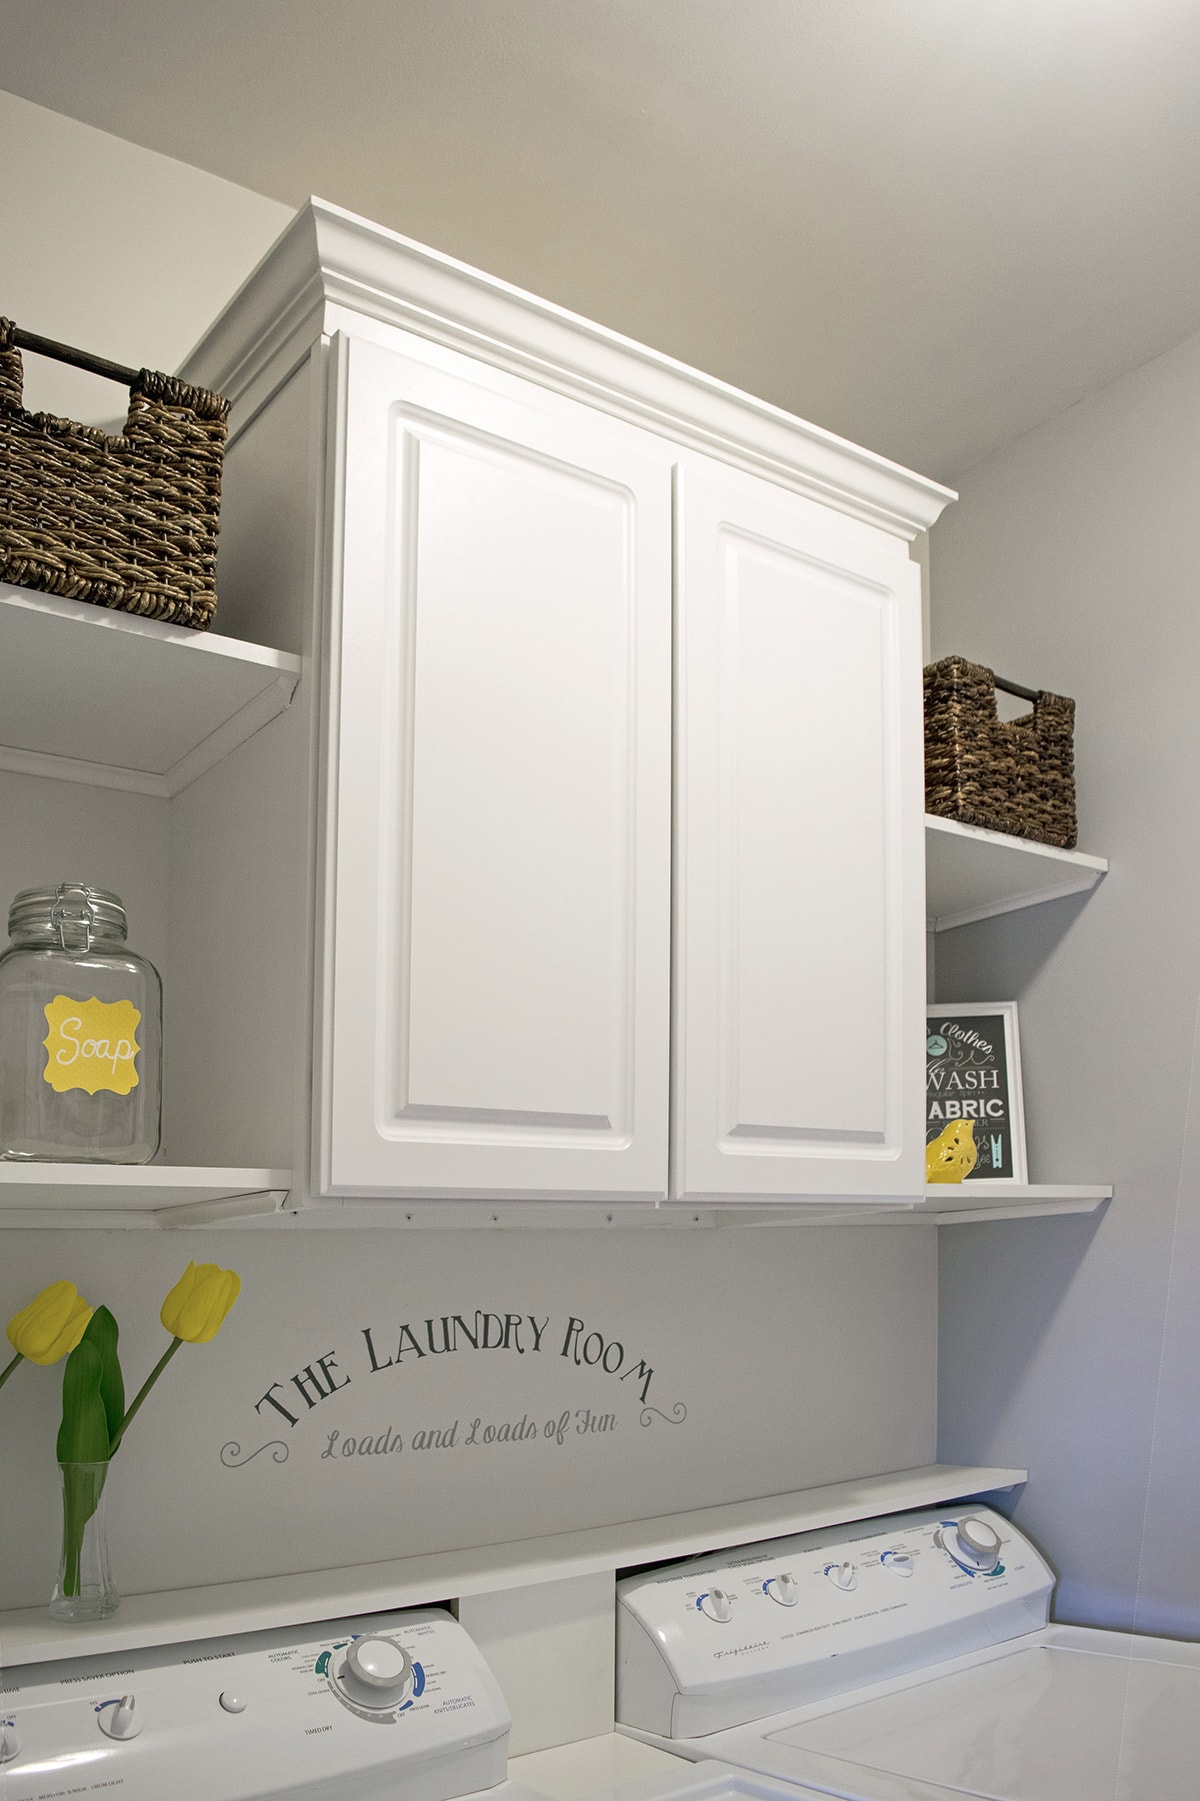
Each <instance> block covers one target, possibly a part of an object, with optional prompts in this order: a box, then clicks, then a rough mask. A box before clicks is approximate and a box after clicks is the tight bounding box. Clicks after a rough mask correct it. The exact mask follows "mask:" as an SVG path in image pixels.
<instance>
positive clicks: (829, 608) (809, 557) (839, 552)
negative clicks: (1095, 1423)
mask: <svg viewBox="0 0 1200 1801" xmlns="http://www.w3.org/2000/svg"><path fill="white" fill-rule="evenodd" d="M678 505H679V527H678V537H679V550H680V569H679V576H678V580H679V600H678V609H677V611H678V632H679V644H678V650H677V655H678V658H679V697H680V714H679V724H678V729H679V732H680V738H679V747H678V766H679V795H678V808H677V831H678V833H679V839H678V853H677V854H678V871H679V894H678V910H679V927H678V936H677V942H676V1009H677V1011H676V1022H675V1026H676V1030H675V1037H676V1047H677V1061H676V1069H675V1084H676V1089H675V1107H676V1113H675V1128H674V1156H675V1162H674V1173H673V1193H674V1195H675V1196H676V1197H677V1198H679V1199H686V1200H689V1201H699V1200H704V1199H706V1198H708V1199H712V1198H717V1197H720V1198H722V1199H737V1198H739V1197H741V1198H746V1197H758V1198H767V1199H769V1198H771V1197H776V1198H784V1197H786V1196H789V1195H828V1196H829V1197H831V1198H839V1197H847V1198H849V1197H852V1196H861V1195H880V1196H898V1197H905V1196H906V1197H910V1198H912V1197H917V1196H919V1195H920V1194H921V1193H922V1191H923V1184H924V1144H923V1140H924V1134H923V1130H922V1096H923V1057H922V1044H923V1042H924V1026H923V1004H924V999H923V971H924V916H923V915H924V863H923V851H924V844H923V829H922V828H923V813H922V809H923V797H922V724H921V684H920V590H919V572H918V570H917V567H916V565H915V564H913V563H911V562H910V561H909V560H908V556H907V546H906V545H904V544H903V543H902V542H900V541H899V540H897V539H894V538H891V537H889V536H888V535H887V534H885V533H883V532H882V531H879V530H877V529H876V528H874V527H871V526H868V525H860V524H859V523H858V522H856V521H854V520H852V519H849V518H846V517H845V516H843V515H841V514H838V513H834V512H831V511H827V510H826V509H825V508H823V507H821V506H819V505H816V504H814V503H811V502H809V501H807V500H804V499H802V498H800V497H799V496H795V495H791V494H788V493H786V492H783V491H781V490H778V489H776V488H774V487H772V486H771V485H770V484H769V483H766V482H763V481H759V480H756V479H755V478H753V477H750V476H743V475H741V474H740V473H738V472H736V471H727V470H724V469H722V468H720V467H719V466H718V465H716V464H714V463H710V462H708V461H706V460H704V459H688V462H687V464H686V466H685V467H684V468H683V469H682V470H681V472H680V482H679V495H678Z"/></svg>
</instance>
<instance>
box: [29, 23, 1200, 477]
mask: <svg viewBox="0 0 1200 1801" xmlns="http://www.w3.org/2000/svg"><path fill="white" fill-rule="evenodd" d="M0 42H2V43H3V46H4V48H3V56H2V59H0V81H2V83H3V85H4V87H6V88H8V89H9V90H10V91H12V92H13V93H16V94H19V95H22V96H24V97H25V98H26V99H29V100H32V101H36V102H38V103H39V104H40V105H43V106H47V107H51V108H53V109H54V110H56V111H58V112H61V113H66V114H68V115H70V116H72V117H74V118H77V119H81V120H84V121H86V122H87V123H89V124H92V125H96V126H99V127H100V128H101V129H103V130H105V131H109V132H114V133H116V134H117V135H118V136H120V137H124V138H128V139H132V140H133V141H135V142H137V143H139V144H143V145H145V146H147V147H149V148H151V149H154V150H158V151H161V152H163V153H165V154H167V155H169V156H173V157H178V158H181V159H182V160H183V161H185V162H188V163H193V164H195V165H197V166H198V167H200V168H203V169H207V170H209V171H211V172H212V173H214V174H217V175H221V176H224V177H226V178H227V179H229V180H232V181H236V182H239V183H241V184H242V185H243V186H245V187H249V188H253V189H255V190H257V191H258V192H259V193H262V194H266V195H270V196H272V197H273V198H275V199H278V200H282V201H286V202H288V203H291V204H299V203H300V201H302V200H303V199H304V198H305V196H306V195H308V194H309V193H317V194H321V195H322V196H324V197H325V198H326V199H328V200H333V201H336V202H338V203H339V204H341V205H343V206H347V207H350V208H352V209H354V210H355V211H357V212H361V213H365V214H366V215H368V216H369V217H371V218H373V219H377V220H379V221H380V222H382V223H383V224H385V225H389V226H392V227H394V228H396V229H397V230H399V231H403V232H406V233H408V234H409V235H410V236H412V237H416V238H419V239H422V240H424V241H425V242H427V243H430V244H434V245H436V246H437V247H438V248H439V249H442V250H446V251H449V252H450V253H451V254H453V255H455V256H459V257H462V258H464V259H465V260H467V261H468V262H472V263H476V264H478V265H479V266H481V267H482V268H485V269H488V270H490V271H492V272H494V273H496V274H498V275H502V276H505V277H506V278H507V279H509V280H510V281H514V282H517V283H519V284H520V285H521V286H523V287H526V288H531V289H533V290H534V291H535V292H537V293H540V294H544V295H547V296H548V297H549V298H551V299H553V300H556V301H559V302H561V303H562V304H563V305H566V306H569V307H572V308H574V309H575V310H576V311H578V312H581V313H585V314H587V315H589V316H590V317H592V318H595V319H599V320H602V321H603V322H604V323H605V324H607V325H610V326H614V327H616V328H617V329H618V330H621V331H624V332H627V333H629V334H630V335H631V336H633V337H636V338H639V339H642V340H643V341H645V342H647V343H650V344H653V345H655V346H656V347H658V348H659V349H662V350H665V351H668V352H670V353H671V354H672V355H675V356H678V357H681V358H683V359H684V360H685V361H687V362H690V363H694V364H697V365H698V366H700V367H701V368H704V369H707V370H710V371H712V372H713V373H714V374H717V375H720V376H723V377H724V378H725V379H726V380H728V381H732V382H734V383H736V384H737V385H738V386H739V387H743V388H747V389H749V390H750V391H751V392H753V393H755V394H759V395H762V396H763V397H765V398H766V399H768V400H772V401H775V402H776V403H778V404H779V405H781V406H784V407H787V408H789V409H790V410H792V411H794V412H797V413H800V414H802V415H803V416H805V417H806V418H809V419H812V420H814V421H816V422H817V423H818V424H821V425H824V426H827V427H830V428H831V429H833V430H835V431H839V432H842V433H844V434H845V435H846V436H848V437H850V438H853V439H856V440H858V441H859V442H861V443H864V444H867V445H869V446H870V447H871V448H872V449H875V450H879V451H882V452H883V453H885V454H886V455H889V456H892V457H895V458H897V459H898V460H899V461H901V462H904V463H908V464H911V465H912V466H914V467H916V468H918V469H921V470H923V471H924V472H926V473H927V474H930V475H934V476H937V477H940V478H942V479H947V480H951V481H952V480H953V479H954V478H955V476H956V475H958V474H959V473H961V472H962V471H963V470H964V469H965V468H966V467H968V466H969V465H970V464H971V463H972V462H973V461H975V460H977V459H978V458H979V457H980V456H982V455H984V454H986V453H987V452H988V451H989V450H991V449H993V448H994V447H996V446H997V445H999V444H1001V443H1004V442H1006V441H1008V440H1009V439H1011V438H1013V437H1015V436H1016V435H1017V434H1018V433H1020V432H1022V431H1024V430H1026V429H1028V428H1029V427H1030V426H1032V425H1034V424H1037V423H1038V422H1040V421H1041V420H1043V419H1045V418H1048V417H1050V416H1051V415H1052V414H1054V413H1056V412H1058V411H1060V410H1061V409H1062V408H1063V407H1065V406H1067V405H1069V404H1070V403H1071V402H1072V401H1074V400H1076V399H1078V398H1079V397H1080V396H1081V395H1082V394H1084V393H1087V392H1089V391H1090V390H1091V389H1093V388H1095V387H1097V386H1100V385H1101V384H1103V383H1104V382H1106V381H1108V380H1111V379H1112V377H1114V376H1115V375H1117V374H1119V373H1120V372H1121V371H1123V370H1125V369H1127V368H1131V367H1134V366H1136V365H1137V364H1138V363H1141V362H1144V361H1146V360H1147V359H1148V358H1149V357H1152V356H1154V355H1156V354H1158V353H1159V352H1160V351H1162V350H1165V349H1167V348H1168V347H1169V346H1170V345H1172V344H1174V343H1177V342H1178V341H1179V340H1180V339H1181V338H1183V337H1185V336H1187V335H1188V334H1189V333H1190V332H1192V331H1194V330H1196V329H1197V328H1198V327H1200V4H1197V0H338V3H337V4H336V5H334V4H331V3H330V0H0ZM148 228H152V222H148ZM1198 427H1200V422H1198Z"/></svg>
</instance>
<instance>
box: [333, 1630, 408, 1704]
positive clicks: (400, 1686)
mask: <svg viewBox="0 0 1200 1801" xmlns="http://www.w3.org/2000/svg"><path fill="white" fill-rule="evenodd" d="M329 1686H330V1688H331V1689H332V1690H333V1691H334V1693H335V1694H336V1695H337V1696H338V1697H339V1698H340V1699H341V1700H343V1701H345V1702H347V1703H348V1704H349V1705H350V1706H351V1707H353V1708H354V1709H355V1710H357V1711H361V1712H364V1713H392V1712H394V1710H395V1709H396V1708H397V1707H399V1706H400V1703H401V1702H402V1701H406V1700H407V1699H408V1697H409V1695H410V1694H411V1693H412V1688H413V1661H412V1658H411V1657H410V1656H409V1654H408V1652H407V1651H406V1650H405V1649H404V1646H403V1645H398V1644H397V1643H396V1640H395V1639H394V1638H383V1637H381V1636H380V1637H372V1638H356V1639H355V1640H354V1643H353V1644H352V1645H349V1646H347V1648H346V1655H345V1657H344V1658H343V1659H342V1662H341V1663H340V1665H339V1666H338V1669H337V1671H336V1673H335V1672H334V1671H333V1670H332V1669H331V1670H330V1673H329Z"/></svg>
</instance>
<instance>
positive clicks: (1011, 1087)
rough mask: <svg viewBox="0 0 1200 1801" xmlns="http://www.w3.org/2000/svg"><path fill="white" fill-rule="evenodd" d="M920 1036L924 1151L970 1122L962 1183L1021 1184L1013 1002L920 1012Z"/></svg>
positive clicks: (1022, 1166) (1018, 1062)
mask: <svg viewBox="0 0 1200 1801" xmlns="http://www.w3.org/2000/svg"><path fill="white" fill-rule="evenodd" d="M925 1033H926V1035H925V1143H926V1145H927V1146H928V1145H930V1144H932V1143H933V1141H934V1140H935V1139H936V1138H940V1137H941V1136H942V1135H943V1134H948V1135H950V1136H952V1137H954V1136H957V1135H959V1128H960V1126H961V1122H963V1121H966V1120H970V1121H971V1122H973V1125H974V1133H973V1137H974V1143H975V1150H976V1153H977V1155H976V1160H975V1164H974V1167H973V1168H972V1169H970V1170H969V1171H968V1172H967V1174H966V1177H965V1180H966V1181H968V1182H979V1181H989V1182H1022V1183H1023V1182H1025V1181H1026V1180H1027V1179H1028V1178H1027V1176H1026V1172H1025V1114H1024V1110H1023V1108H1022V1104H1021V1048H1020V1041H1019V1040H1018V1037H1017V1003H1016V1001H995V1002H993V1003H992V1004H991V1005H988V1004H986V1003H985V1002H983V1001H975V1002H970V1003H963V1004H961V1005H959V1004H957V1003H955V1004H954V1005H951V1006H944V1007H927V1008H926V1028H925ZM956 1122H958V1123H957V1124H956Z"/></svg>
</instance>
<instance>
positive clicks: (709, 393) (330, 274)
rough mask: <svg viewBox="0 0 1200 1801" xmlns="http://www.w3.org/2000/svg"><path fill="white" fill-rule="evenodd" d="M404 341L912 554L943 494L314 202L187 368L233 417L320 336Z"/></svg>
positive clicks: (706, 379)
mask: <svg viewBox="0 0 1200 1801" xmlns="http://www.w3.org/2000/svg"><path fill="white" fill-rule="evenodd" d="M332 309H338V310H339V311H348V312H350V313H352V314H357V315H360V316H365V317H368V318H371V319H374V320H377V321H379V322H381V323H383V324H388V325H396V326H400V327H401V328H402V329H404V330H405V331H409V332H413V333H415V334H417V335H418V336H420V337H424V338H429V339H432V340H433V341H435V342H437V343H440V344H444V345H448V346H449V347H451V348H453V349H457V350H461V351H464V352H466V353H467V354H468V355H471V356H474V357H478V358H481V359H483V360H485V361H487V362H489V363H493V364H495V365H496V366H498V367H501V368H504V369H507V370H508V371H510V372H511V373H514V374H518V375H523V376H525V377H527V378H530V379H532V380H534V381H538V382H541V383H542V384H543V385H545V386H548V387H552V388H554V389H556V390H557V391H558V392H561V393H566V394H571V395H574V396H576V397H577V398H580V399H583V400H585V401H587V402H588V404H590V405H593V406H598V407H600V408H602V409H603V410H604V411H606V412H608V413H611V414H614V415H615V416H617V417H619V418H624V419H628V420H630V421H631V422H632V423H634V424H637V425H640V426H643V427H645V428H647V429H649V430H651V431H655V432H658V433H660V434H661V435H664V436H666V437H670V438H673V439H675V440H676V441H677V442H679V443H680V444H683V445H687V446H690V447H691V448H693V449H697V450H701V451H703V452H705V453H706V454H708V455H711V456H715V457H718V458H720V459H721V460H722V461H724V462H726V463H730V464H733V465H734V466H736V467H740V468H743V469H746V470H748V471H750V472H751V473H754V474H758V475H763V476H766V477H767V478H768V479H769V480H771V481H774V482H777V483H780V484H781V485H783V486H786V487H789V488H792V489H794V490H795V491H797V492H799V493H802V494H805V495H807V496H808V497H809V498H811V499H814V500H817V501H820V502H821V503H822V504H824V505H827V506H832V507H835V508H837V509H838V510H839V511H841V512H844V513H848V514H850V515H851V516H852V517H854V518H857V519H862V520H865V521H867V522H868V523H870V524H872V525H877V526H881V527H882V528H883V529H884V530H886V531H888V532H891V533H893V534H895V535H896V536H897V537H900V538H904V539H911V538H913V537H915V536H916V535H917V533H918V532H922V531H925V530H927V529H928V527H929V526H931V525H932V524H933V522H934V521H935V520H936V519H937V518H938V516H939V514H940V513H941V511H942V509H943V508H944V507H945V506H946V505H947V503H948V502H949V501H951V500H953V499H954V498H955V496H954V494H953V492H952V490H951V489H949V488H944V487H942V486H941V485H940V484H939V483H937V482H933V481H929V480H927V479H925V478H924V477H922V476H919V475H914V474H913V473H912V472H911V471H910V470H907V469H903V468H901V467H900V465H899V464H897V463H892V462H889V461H888V460H887V458H886V457H880V456H876V455H874V454H873V453H872V452H870V451H867V450H862V449H860V448H859V447H858V446H857V445H855V444H851V443H849V442H847V440H846V439H844V438H839V437H837V436H836V435H835V434H834V433H833V432H827V431H823V430H822V429H821V428H820V427H819V426H815V425H809V424H807V423H805V422H804V421H803V420H800V419H796V418H793V417H792V415H791V414H789V413H785V412H784V411H783V410H782V409H781V408H779V407H775V406H771V405H769V404H768V403H767V402H766V401H763V400H756V399H755V398H754V397H753V396H752V395H749V394H744V393H742V392H741V391H740V390H739V389H737V388H734V387H731V386H729V384H728V383H725V382H721V381H718V380H716V378H715V377H713V376H710V375H704V374H702V373H701V372H700V371H698V370H696V369H690V368H689V367H688V366H687V365H686V364H684V363H680V362H676V361H675V360H674V359H673V358H672V357H668V356H664V355H663V354H662V353H661V352H659V351H656V350H651V349H648V348H647V347H646V346H645V345H643V344H638V343H635V342H634V341H633V340H632V339H630V338H626V337H623V336H621V334H620V333H619V332H614V331H610V330H608V329H607V327H605V326H602V325H597V324H595V323H594V322H593V321H591V320H588V319H583V318H580V317H579V316H578V315H577V314H575V313H571V312H568V311H567V310H566V309H565V308H563V307H560V306H556V305H554V304H553V302H551V301H547V300H541V299H538V298H537V296H536V295H533V294H527V293H525V292H524V291H523V290H522V289H520V288H516V287H513V286H512V285H511V284H510V283H508V282H504V281H499V280H497V279H496V278H495V277H494V276H490V275H485V274H483V273H482V272H481V271H480V270H478V269H473V268H471V267H470V266H469V265H468V264H466V263H460V262H458V261H456V260H455V259H454V258H453V257H449V256H444V255H443V254H442V253H441V252H440V251H437V250H431V249H429V248H428V247H427V246H426V245H423V244H418V243H415V242H414V241H413V240H412V239H411V238H405V237H402V236H401V235H400V234H399V233H398V232H393V231H388V230H385V229H384V227H382V226H379V225H373V224H371V223H370V221H369V220H366V219H361V218H358V217H357V216H356V215H355V214H353V213H348V212H346V211H344V210H343V209H342V208H341V207H337V206H332V205H330V204H329V203H328V202H327V201H324V200H316V199H313V200H310V201H308V202H307V204H306V205H305V206H303V207H302V208H301V209H300V211H299V212H298V213H297V214H296V217H295V218H294V219H293V220H292V222H291V224H290V225H289V226H288V227H287V228H286V229H285V231H284V232H283V235H282V236H281V237H280V238H279V239H278V241H277V242H276V243H275V245H274V246H273V247H272V249H271V250H269V251H268V252H267V255H266V256H265V257H264V258H263V260H262V262H261V263H260V264H259V265H258V267H257V269H255V271H254V272H253V274H251V276H250V277H249V278H248V280H247V281H246V282H245V283H244V284H243V286H242V287H241V288H240V289H239V291H238V293H237V294H235V296H234V297H233V299H232V300H231V301H230V303H229V305H228V306H227V307H226V308H225V311H224V312H223V313H222V314H221V316H220V317H219V318H218V319H217V321H216V322H215V324H214V325H213V326H212V327H211V329H210V330H209V331H208V332H207V333H206V334H205V336H204V337H203V338H202V339H201V341H200V343H199V344H198V345H197V346H196V349H195V350H194V351H193V352H192V353H191V355H190V356H189V357H188V359H187V361H186V362H185V363H184V364H183V366H182V368H181V370H180V374H181V375H182V377H183V378H184V379H185V380H187V381H191V382H197V383H199V384H201V385H203V386H206V387H211V388H216V389H217V390H218V391H219V392H221V393H223V394H226V395H228V396H229V398H230V400H231V401H232V402H233V405H234V415H233V426H234V429H235V430H236V429H237V426H238V415H239V413H240V414H241V415H242V418H243V419H244V418H245V416H246V413H247V410H253V409H256V408H257V406H258V405H260V404H261V401H262V397H263V394H264V391H265V387H266V385H271V386H273V385H275V384H276V383H277V381H278V380H279V379H281V378H282V377H283V376H285V375H286V374H287V373H288V372H290V369H291V368H294V367H295V365H296V363H297V362H298V361H299V360H300V359H301V358H302V356H303V355H305V354H306V353H307V351H308V350H309V349H310V348H311V345H312V344H313V343H314V342H315V341H316V339H317V338H318V337H319V336H320V335H321V334H322V332H323V331H325V330H326V329H328V328H329V327H330V314H331V310H332Z"/></svg>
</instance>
